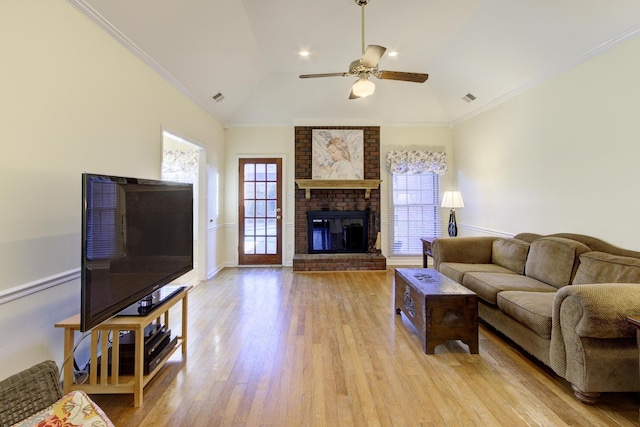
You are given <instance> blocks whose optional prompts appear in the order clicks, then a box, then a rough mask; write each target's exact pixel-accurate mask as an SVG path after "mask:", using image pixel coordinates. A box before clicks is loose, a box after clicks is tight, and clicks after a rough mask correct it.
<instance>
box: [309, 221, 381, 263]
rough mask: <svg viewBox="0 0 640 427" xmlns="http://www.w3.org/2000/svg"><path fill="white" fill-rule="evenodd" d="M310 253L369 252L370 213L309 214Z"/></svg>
mask: <svg viewBox="0 0 640 427" xmlns="http://www.w3.org/2000/svg"><path fill="white" fill-rule="evenodd" d="M307 220H308V230H309V237H308V239H309V253H310V254H319V253H340V252H356V253H357V252H367V249H368V230H369V211H313V212H309V213H307Z"/></svg>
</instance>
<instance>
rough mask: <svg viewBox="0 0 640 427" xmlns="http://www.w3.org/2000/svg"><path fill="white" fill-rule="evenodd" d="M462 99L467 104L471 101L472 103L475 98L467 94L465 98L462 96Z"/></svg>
mask: <svg viewBox="0 0 640 427" xmlns="http://www.w3.org/2000/svg"><path fill="white" fill-rule="evenodd" d="M462 99H464V100H465V101H467V102H471V101H474V100H475V99H476V97H475V96H473V95H472V94H470V93H468V94H466V95H465V96H463V97H462Z"/></svg>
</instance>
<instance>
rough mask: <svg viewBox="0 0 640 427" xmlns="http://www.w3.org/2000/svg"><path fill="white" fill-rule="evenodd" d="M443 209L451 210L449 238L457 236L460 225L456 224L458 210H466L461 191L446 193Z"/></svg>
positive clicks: (443, 198)
mask: <svg viewBox="0 0 640 427" xmlns="http://www.w3.org/2000/svg"><path fill="white" fill-rule="evenodd" d="M441 207H443V208H450V209H451V210H450V211H449V236H450V237H455V236H457V235H458V225H457V224H456V208H464V202H463V201H462V194H460V192H459V191H445V192H444V196H442V205H441Z"/></svg>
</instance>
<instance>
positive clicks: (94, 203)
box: [80, 173, 193, 332]
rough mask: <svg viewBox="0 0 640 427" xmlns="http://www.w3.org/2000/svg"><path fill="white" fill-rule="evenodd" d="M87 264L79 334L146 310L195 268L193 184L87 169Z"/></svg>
mask: <svg viewBox="0 0 640 427" xmlns="http://www.w3.org/2000/svg"><path fill="white" fill-rule="evenodd" d="M81 264H82V265H81V309H80V329H81V331H83V332H84V331H87V330H89V329H91V328H93V327H95V326H97V325H98V324H100V323H102V322H104V321H105V320H107V319H109V318H111V317H113V316H115V315H118V314H121V313H125V314H127V315H131V314H134V313H138V314H140V315H143V314H146V313H148V311H149V310H150V309H151V305H152V304H160V303H161V302H162V301H161V300H162V298H163V297H169V296H170V295H171V294H170V293H167V292H163V290H166V289H167V288H169V287H165V288H163V287H164V286H165V285H167V284H169V283H170V282H172V281H173V280H175V279H177V278H178V277H180V276H182V275H184V274H185V273H187V272H188V271H190V270H192V269H193V185H192V184H186V183H176V182H168V181H156V180H149V179H139V178H125V177H117V176H108V175H98V174H90V173H84V174H82V263H81ZM176 292H177V290H176Z"/></svg>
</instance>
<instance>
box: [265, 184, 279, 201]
mask: <svg viewBox="0 0 640 427" xmlns="http://www.w3.org/2000/svg"><path fill="white" fill-rule="evenodd" d="M277 190H278V187H277V185H276V183H275V182H267V199H275V198H277V197H278V191H277Z"/></svg>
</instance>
